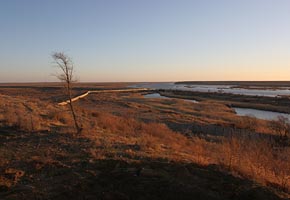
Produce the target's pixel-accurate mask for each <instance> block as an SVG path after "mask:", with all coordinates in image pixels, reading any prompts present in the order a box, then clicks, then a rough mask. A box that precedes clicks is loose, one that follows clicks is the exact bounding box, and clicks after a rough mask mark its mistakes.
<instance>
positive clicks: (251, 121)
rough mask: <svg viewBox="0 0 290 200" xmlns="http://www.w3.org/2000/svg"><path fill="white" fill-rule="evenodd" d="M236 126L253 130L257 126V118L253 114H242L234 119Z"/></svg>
mask: <svg viewBox="0 0 290 200" xmlns="http://www.w3.org/2000/svg"><path fill="white" fill-rule="evenodd" d="M235 125H236V127H237V128H240V129H247V130H250V131H255V130H256V128H257V127H258V120H257V118H255V117H254V116H242V117H239V118H238V119H237V120H236V123H235Z"/></svg>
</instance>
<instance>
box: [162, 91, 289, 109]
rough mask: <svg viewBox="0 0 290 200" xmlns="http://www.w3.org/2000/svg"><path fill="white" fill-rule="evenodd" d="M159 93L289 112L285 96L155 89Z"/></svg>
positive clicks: (236, 105)
mask: <svg viewBox="0 0 290 200" xmlns="http://www.w3.org/2000/svg"><path fill="white" fill-rule="evenodd" d="M157 91H158V92H159V93H160V94H161V95H163V96H167V97H173V98H180V99H190V100H196V101H211V100H212V101H217V102H219V103H223V104H225V105H228V106H229V107H239V108H252V109H258V110H265V111H273V112H280V113H287V114H290V101H289V98H286V97H264V96H247V95H237V94H229V93H218V92H212V93H206V92H194V91H182V90H157Z"/></svg>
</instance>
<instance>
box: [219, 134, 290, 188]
mask: <svg viewBox="0 0 290 200" xmlns="http://www.w3.org/2000/svg"><path fill="white" fill-rule="evenodd" d="M217 147H218V148H217V149H216V154H215V156H216V159H217V160H216V162H217V163H219V164H220V165H223V166H225V167H227V168H228V169H229V170H231V171H233V172H238V173H239V174H241V175H243V176H245V177H247V178H251V179H254V180H257V181H259V182H260V183H264V184H266V185H267V184H270V185H276V186H278V187H280V189H284V190H290V151H289V148H277V147H275V145H274V142H272V141H269V140H268V139H265V138H262V137H249V136H244V137H238V136H233V137H229V138H226V139H225V140H224V141H223V142H222V143H221V144H219V145H218V146H217Z"/></svg>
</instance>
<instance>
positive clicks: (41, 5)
mask: <svg viewBox="0 0 290 200" xmlns="http://www.w3.org/2000/svg"><path fill="white" fill-rule="evenodd" d="M64 8H65V9H64ZM0 24H1V33H0V43H1V48H0V82H49V81H56V79H55V77H53V76H51V74H53V73H54V72H55V70H56V69H55V68H53V67H52V65H53V64H52V59H51V57H50V55H51V53H52V52H54V51H64V52H65V53H66V54H68V55H69V56H70V57H71V58H72V59H73V61H74V64H75V68H76V74H77V76H78V78H79V80H80V81H83V82H129V81H130V82H144V81H151V82H152V81H153V82H154V81H184V80H188V81H189V80H194V81H224V80H240V81H247V80H248V81H281V80H283V81H287V80H290V26H289V24H290V1H287V0H278V1H274V0H243V1H229V0H220V1H211V0H205V1H204V0H199V1H198V0H184V1H177V0H158V1H156V0H148V1H130V0H124V1H117V0H110V1H93V0H88V1H81V0H73V1H57V0H51V1H35V0H27V1H21V0H11V1H1V2H0Z"/></svg>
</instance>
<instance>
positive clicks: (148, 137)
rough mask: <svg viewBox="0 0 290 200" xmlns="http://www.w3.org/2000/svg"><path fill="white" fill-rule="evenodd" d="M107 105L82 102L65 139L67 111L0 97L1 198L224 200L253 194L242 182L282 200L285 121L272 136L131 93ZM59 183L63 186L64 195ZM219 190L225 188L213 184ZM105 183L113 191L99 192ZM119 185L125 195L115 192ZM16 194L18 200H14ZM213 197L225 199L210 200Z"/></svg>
mask: <svg viewBox="0 0 290 200" xmlns="http://www.w3.org/2000/svg"><path fill="white" fill-rule="evenodd" d="M108 95H111V98H107V96H106V95H105V94H103V95H98V96H90V97H88V98H87V99H83V100H80V102H78V103H76V104H75V105H76V107H75V109H76V111H77V113H78V117H79V120H81V123H82V126H83V128H84V131H83V134H82V135H78V136H74V135H73V134H70V133H72V132H73V129H74V127H75V124H74V121H73V120H72V118H71V117H70V116H69V115H68V113H67V112H65V111H66V109H67V108H66V107H60V106H58V105H57V104H56V103H51V102H49V101H44V102H40V101H39V100H37V99H35V100H32V99H30V98H27V99H26V98H24V97H10V96H7V95H0V102H1V104H0V125H1V128H0V130H1V134H0V142H1V143H2V144H3V145H2V146H0V197H1V198H2V197H4V196H3V194H4V195H6V196H5V197H7V198H10V199H17V198H20V196H19V195H24V196H25V197H28V198H34V197H35V196H37V197H39V198H42V199H49V198H53V196H54V195H56V196H58V195H59V196H58V197H59V198H60V197H61V194H62V193H61V192H60V191H59V188H62V187H65V188H66V189H65V191H67V192H70V193H72V194H74V195H75V197H76V196H78V195H81V194H84V193H85V192H88V194H92V195H93V196H94V197H99V198H104V199H106V197H104V195H105V194H106V195H107V194H112V195H117V197H120V195H121V196H122V195H123V196H124V194H127V195H128V194H129V195H130V196H134V192H136V191H135V189H132V188H134V187H133V185H134V184H133V185H130V184H131V183H133V182H134V181H135V184H137V185H139V186H140V187H148V188H154V187H161V186H164V187H165V186H166V187H168V185H169V186H170V187H175V190H173V191H177V192H179V195H181V196H182V197H184V198H185V199H187V198H186V197H187V196H186V195H188V197H191V198H192V195H194V194H195V193H200V194H201V195H202V196H203V197H204V198H209V199H232V197H233V196H235V195H236V198H242V197H241V196H243V194H244V192H245V191H248V190H250V191H251V189H250V188H253V187H254V186H253V183H250V182H247V181H248V180H253V181H255V184H258V186H255V187H257V188H260V189H258V190H259V191H260V192H261V193H263V194H265V195H264V199H267V198H269V199H271V198H272V199H279V197H278V196H275V195H276V194H279V195H280V197H281V198H282V197H285V198H286V197H289V191H290V179H289V177H290V157H289V155H290V148H289V146H287V145H285V144H283V145H281V143H279V142H277V140H276V139H275V138H276V136H275V135H277V136H278V137H279V136H280V135H282V136H284V135H285V131H286V130H284V129H283V130H280V128H281V127H282V128H283V127H284V128H285V127H286V126H284V125H285V124H287V123H288V122H287V120H283V119H279V120H278V121H276V122H277V123H278V122H279V123H280V124H279V125H281V126H279V129H270V128H269V122H265V121H263V120H258V119H255V118H252V117H234V113H232V111H231V109H229V108H228V107H227V106H225V105H223V104H220V103H215V102H203V103H200V104H196V105H193V104H190V103H185V102H179V101H178V100H174V101H173V100H167V101H163V102H161V101H159V100H144V99H142V98H140V95H139V94H136V93H134V94H120V95H115V96H114V94H108ZM138 95H139V96H138ZM124 99H126V103H124V101H123V100H124ZM91 103H92V104H91ZM79 105H86V106H82V107H80V106H79ZM91 105H93V107H92V106H91ZM172 105H174V106H172ZM108 111H110V112H108ZM128 113H130V115H128ZM16 116H17V117H16ZM147 116H148V118H146V117H147ZM149 119H150V120H149ZM166 122H167V124H165V123H166ZM181 122H183V123H188V124H194V125H195V124H197V123H200V124H201V125H200V126H207V125H208V124H213V125H215V126H216V125H219V126H221V127H222V130H227V129H228V130H230V131H229V133H230V134H228V133H227V132H226V131H225V132H224V135H223V134H217V135H206V134H203V133H202V134H201V133H199V132H197V131H196V129H188V127H186V130H188V132H189V133H188V134H186V135H185V134H184V133H185V131H183V130H185V129H183V127H182V126H181V125H178V123H181ZM276 122H275V123H276ZM282 122H283V123H282ZM271 123H274V122H271ZM173 125H174V126H173ZM275 127H276V126H275ZM207 130H209V129H204V131H207ZM218 130H219V129H215V128H214V129H213V131H215V132H217V131H218ZM240 130H247V131H245V132H239V131H240ZM275 130H276V131H275ZM257 131H259V134H255V133H257ZM32 133H33V134H32ZM269 135H270V136H271V137H268V136H269ZM266 136H267V137H266ZM202 171H204V172H202ZM12 172H13V173H12ZM139 176H140V177H139ZM47 177H53V178H52V179H49V180H48V179H47ZM134 177H137V178H136V179H134V180H133V178H134ZM226 177H227V178H226ZM63 178H64V179H65V180H71V181H70V185H67V184H66V183H65V182H64V180H63ZM157 180H159V181H160V182H158V181H157ZM214 180H218V181H217V182H215V181H214ZM221 180H224V181H225V183H224V185H223V184H221V185H220V184H218V182H220V181H221ZM242 180H243V181H242ZM246 180H247V181H246ZM104 183H107V184H111V185H113V186H112V187H113V188H114V189H112V190H111V191H108V190H107V189H106V188H105V187H101V186H100V185H98V184H104ZM124 183H126V184H128V185H127V186H123V187H121V186H120V185H124ZM62 184H64V185H63V186H61V185H62ZM255 184H254V185H255ZM49 185H50V186H49ZM181 185H183V187H181ZM185 185H186V187H185ZM188 185H191V186H188ZM225 185H226V186H225ZM19 187H20V188H22V192H17V188H19ZM127 187H128V188H127ZM224 187H231V190H226V189H225V188H224ZM23 188H24V189H23ZM125 188H126V189H125ZM205 188H206V189H205ZM211 188H214V189H211ZM246 188H247V189H246ZM262 188H263V189H262ZM269 188H270V189H269ZM127 189H128V191H132V192H125V191H126V190H127ZM113 190H116V191H117V192H119V193H117V194H116V193H114V192H113ZM7 191H10V193H9V192H8V193H7ZM216 191H219V192H221V193H224V192H225V191H226V192H225V194H224V195H220V194H219V195H218V196H216V198H213V197H212V196H215V195H214V194H216V193H215V192H216ZM265 191H268V193H267V192H265ZM273 191H275V192H276V194H273ZM167 193H170V194H171V195H173V196H174V194H172V193H171V192H170V191H168V190H166V192H165V193H164V194H162V195H163V196H162V195H161V196H162V197H165V196H164V195H165V194H167ZM1 195H2V196H1ZM11 195H12V196H11ZM13 195H15V196H13ZM66 195H68V194H66ZM150 195H151V194H150ZM152 195H156V194H155V193H154V192H153V193H152ZM207 195H209V196H211V197H208V196H207ZM253 195H256V194H253ZM271 195H274V196H275V197H273V196H271ZM117 197H116V198H117ZM270 197H271V198H270ZM148 198H149V197H148ZM4 199H5V198H4ZM189 199H190V198H189Z"/></svg>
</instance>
